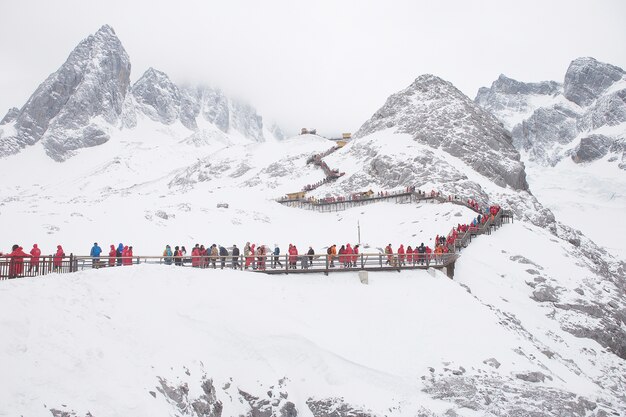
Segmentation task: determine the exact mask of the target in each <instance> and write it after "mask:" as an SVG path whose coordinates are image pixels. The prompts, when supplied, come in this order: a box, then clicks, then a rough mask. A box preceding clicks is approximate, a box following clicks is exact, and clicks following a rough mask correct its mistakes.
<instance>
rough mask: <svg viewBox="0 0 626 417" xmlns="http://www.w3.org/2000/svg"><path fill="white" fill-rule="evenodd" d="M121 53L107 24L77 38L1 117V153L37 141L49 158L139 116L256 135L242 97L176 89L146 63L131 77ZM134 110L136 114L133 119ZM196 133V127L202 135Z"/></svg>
mask: <svg viewBox="0 0 626 417" xmlns="http://www.w3.org/2000/svg"><path fill="white" fill-rule="evenodd" d="M130 70H131V64H130V59H129V57H128V54H127V53H126V51H125V50H124V47H123V46H122V43H121V42H120V40H119V39H118V38H117V36H116V34H115V32H114V30H113V29H112V28H111V27H110V26H106V25H105V26H103V27H102V28H100V30H98V32H96V33H95V34H94V35H92V36H89V37H88V38H87V39H85V40H83V41H82V42H81V43H80V44H79V45H78V46H77V47H76V48H75V49H74V51H72V53H71V54H70V56H69V57H68V59H67V61H66V62H65V63H64V64H63V66H61V68H59V70H58V71H56V72H55V73H53V74H52V75H50V76H49V77H48V79H46V81H44V82H43V83H42V84H41V85H40V86H39V87H38V88H37V90H36V91H35V92H34V93H33V95H32V96H31V97H30V98H29V100H28V102H27V103H26V104H25V105H24V106H23V107H22V108H21V109H20V110H18V109H15V108H13V109H11V110H9V112H8V113H7V114H6V116H4V118H3V119H2V121H1V122H0V126H3V127H2V128H0V157H4V156H8V155H12V154H15V153H18V152H20V151H21V150H22V149H23V148H24V147H26V146H30V145H34V144H36V143H41V144H42V145H43V147H44V149H45V151H46V153H47V154H48V155H49V156H50V157H51V158H53V159H54V160H56V161H59V162H61V161H64V160H66V159H67V158H69V157H71V156H72V155H73V154H74V152H75V151H76V150H78V149H81V148H86V147H91V146H97V145H101V144H103V143H105V142H107V141H108V140H109V139H110V138H111V134H112V133H113V132H115V131H116V130H119V129H120V128H127V129H132V128H134V127H135V126H136V125H137V123H138V120H139V119H140V118H141V117H142V116H145V117H147V118H149V119H151V120H153V121H156V122H158V123H162V124H164V125H172V124H174V123H176V122H180V123H181V124H182V125H183V126H184V127H186V128H187V129H189V130H190V132H189V135H190V136H193V135H197V134H198V132H199V131H201V130H202V129H201V127H200V128H199V124H200V123H199V118H201V119H202V120H203V121H204V122H208V123H210V124H213V125H215V126H216V127H217V128H218V129H220V130H221V131H223V132H224V133H228V134H230V133H237V134H238V135H241V136H243V137H244V138H247V139H250V140H253V141H263V140H264V136H263V119H262V118H261V116H259V115H258V114H257V112H256V110H255V109H254V108H253V107H252V106H250V105H248V104H246V103H243V102H240V101H237V100H233V99H231V98H229V97H226V96H225V95H224V94H223V93H222V92H221V91H219V90H216V89H212V88H208V87H186V88H181V87H179V86H177V85H176V84H175V83H173V82H172V81H171V80H170V79H169V77H168V76H167V75H166V74H165V73H163V72H161V71H157V70H155V69H153V68H150V69H148V70H147V71H146V72H145V73H144V74H143V75H142V76H141V78H139V80H137V82H136V83H135V84H134V85H133V86H132V88H131V84H130ZM138 116H139V119H138ZM201 133H202V132H200V134H201Z"/></svg>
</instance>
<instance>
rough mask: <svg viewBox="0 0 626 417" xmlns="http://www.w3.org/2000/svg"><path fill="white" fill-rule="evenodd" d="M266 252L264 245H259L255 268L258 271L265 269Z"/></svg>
mask: <svg viewBox="0 0 626 417" xmlns="http://www.w3.org/2000/svg"><path fill="white" fill-rule="evenodd" d="M266 256H267V252H266V251H265V245H259V247H258V248H257V268H258V269H259V270H260V271H264V270H265V261H266V259H267V258H266Z"/></svg>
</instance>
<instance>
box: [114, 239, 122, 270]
mask: <svg viewBox="0 0 626 417" xmlns="http://www.w3.org/2000/svg"><path fill="white" fill-rule="evenodd" d="M123 251H124V245H123V244H121V243H120V244H119V245H118V246H117V251H116V252H115V257H116V258H117V266H121V265H122V252H123Z"/></svg>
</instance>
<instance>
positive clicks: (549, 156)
mask: <svg viewBox="0 0 626 417" xmlns="http://www.w3.org/2000/svg"><path fill="white" fill-rule="evenodd" d="M475 101H476V103H477V104H479V105H480V106H481V107H482V108H484V109H485V110H488V111H489V112H491V113H492V114H493V115H495V116H496V117H497V118H498V119H499V120H500V121H501V122H502V123H503V124H504V125H505V126H506V127H507V128H508V129H509V130H510V131H511V134H512V136H513V144H514V145H515V147H516V148H517V149H519V150H524V151H525V152H527V154H528V158H529V159H530V160H532V161H536V162H539V163H541V164H544V165H552V166H553V165H556V164H557V163H558V162H559V161H561V160H562V159H563V158H565V157H566V156H568V155H570V154H571V152H572V147H573V146H577V148H585V147H588V146H589V144H590V142H589V139H588V138H590V137H596V138H597V137H600V136H604V137H609V138H610V139H611V141H613V142H615V141H617V142H619V141H620V140H621V139H623V138H624V137H626V72H624V70H622V69H621V68H619V67H616V66H614V65H610V64H606V63H602V62H599V61H596V60H595V59H593V58H578V59H575V60H574V61H572V62H571V63H570V65H569V68H568V69H567V72H566V74H565V78H564V82H563V84H559V83H556V82H554V81H543V82H540V83H523V82H519V81H516V80H512V79H510V78H507V77H505V76H503V75H501V76H500V77H499V78H498V79H497V80H496V81H494V82H493V84H492V85H491V87H490V88H485V87H483V88H481V89H480V90H479V91H478V94H477V96H476V99H475ZM622 126H623V127H622ZM606 128H610V130H609V131H606ZM599 129H600V130H599ZM581 140H586V142H587V143H585V144H581V143H580V142H579V141H581ZM598 146H600V147H602V146H604V145H603V144H602V143H599V144H598ZM612 149H617V150H616V151H615V154H616V155H615V158H614V159H615V160H617V159H620V160H621V161H620V163H619V164H620V167H623V163H622V161H623V160H624V159H626V158H625V156H624V153H623V151H621V150H619V146H617V147H613V148H612ZM574 152H577V151H574ZM613 152H614V151H610V153H613ZM608 153H609V152H607V153H603V155H602V157H604V156H606V155H607V154H608ZM594 159H597V158H594ZM574 160H575V161H576V162H588V161H589V160H590V159H588V158H585V157H584V156H583V155H581V156H580V157H575V158H574Z"/></svg>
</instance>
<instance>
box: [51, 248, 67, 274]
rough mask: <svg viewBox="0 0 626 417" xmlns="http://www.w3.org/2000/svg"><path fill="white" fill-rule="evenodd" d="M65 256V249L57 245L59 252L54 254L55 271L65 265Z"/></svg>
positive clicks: (53, 264)
mask: <svg viewBox="0 0 626 417" xmlns="http://www.w3.org/2000/svg"><path fill="white" fill-rule="evenodd" d="M64 256H65V252H63V247H62V246H61V245H57V252H56V253H55V254H54V257H53V258H52V267H53V268H54V270H55V271H56V270H58V269H61V265H63V257H64Z"/></svg>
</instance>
